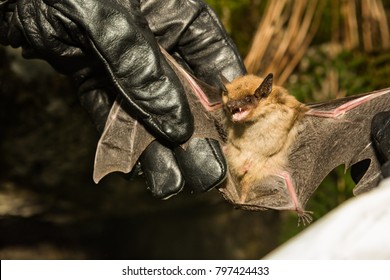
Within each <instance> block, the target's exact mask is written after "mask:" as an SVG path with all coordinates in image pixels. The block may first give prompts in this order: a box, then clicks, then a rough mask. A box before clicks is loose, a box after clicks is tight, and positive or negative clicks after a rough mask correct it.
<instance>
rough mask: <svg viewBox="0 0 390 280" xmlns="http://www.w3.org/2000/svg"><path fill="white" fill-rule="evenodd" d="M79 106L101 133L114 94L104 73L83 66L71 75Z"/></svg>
mask: <svg viewBox="0 0 390 280" xmlns="http://www.w3.org/2000/svg"><path fill="white" fill-rule="evenodd" d="M72 78H73V81H74V83H75V85H76V87H77V92H78V96H79V100H80V104H81V106H82V107H83V108H84V109H85V110H86V111H87V113H88V114H89V116H90V118H91V119H92V121H93V123H94V125H95V127H96V129H97V131H98V132H99V134H102V133H103V131H104V127H105V124H106V121H107V118H108V115H109V113H110V110H111V107H112V104H113V103H114V99H115V98H114V96H112V95H111V94H110V92H112V91H111V90H110V89H109V87H108V86H107V81H106V79H104V75H102V73H99V72H98V71H94V70H93V69H92V68H90V67H85V68H83V69H81V70H79V71H77V72H76V73H75V74H74V75H73V76H72Z"/></svg>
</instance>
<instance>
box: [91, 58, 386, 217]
mask: <svg viewBox="0 0 390 280" xmlns="http://www.w3.org/2000/svg"><path fill="white" fill-rule="evenodd" d="M161 51H162V53H163V54H164V57H165V58H166V59H167V61H168V62H169V64H170V66H171V67H172V69H173V70H174V71H175V73H176V74H177V76H178V77H179V78H180V80H181V82H182V84H183V86H184V89H185V94H186V96H187V99H188V101H189V104H190V108H191V110H192V113H193V115H194V121H195V131H194V134H193V136H192V138H196V137H202V138H205V137H206V138H213V139H216V140H219V141H220V142H221V144H222V146H223V150H224V153H225V156H226V159H227V162H228V166H229V171H228V175H227V179H226V180H225V182H224V183H223V184H221V186H219V188H218V189H219V191H220V192H221V194H222V195H223V197H224V198H225V199H226V200H228V201H230V202H231V203H233V204H234V205H235V206H236V207H237V208H241V209H247V210H266V209H276V210H292V211H295V212H296V213H297V214H298V217H299V221H302V222H303V223H304V224H305V223H309V222H310V221H311V217H310V212H309V211H306V210H305V206H306V203H307V201H308V199H309V198H310V197H311V195H312V194H313V192H314V191H315V190H316V189H317V187H318V185H319V184H320V183H321V182H322V180H323V179H324V178H325V177H326V175H327V174H328V173H329V172H330V171H332V170H333V169H334V168H336V167H337V166H339V165H342V164H344V165H345V167H346V169H347V168H349V167H350V166H352V165H354V164H358V163H364V164H365V165H366V167H367V170H366V172H365V173H364V175H363V176H362V178H361V179H360V181H359V182H358V184H357V185H356V187H355V189H354V194H355V195H357V194H360V193H363V192H365V191H368V190H370V189H372V188H374V187H375V186H376V185H377V183H378V181H379V180H380V179H381V173H380V164H379V162H378V159H377V157H376V154H375V150H374V148H373V145H372V142H371V139H370V125H371V120H372V118H373V116H374V115H375V114H376V113H378V112H381V111H386V110H387V109H388V108H389V106H390V89H383V90H379V91H375V92H372V93H368V94H363V95H358V96H352V97H347V98H341V99H336V100H332V101H328V102H323V103H317V104H311V105H305V104H302V103H300V102H298V101H297V100H296V99H295V98H294V97H293V96H291V95H290V94H289V93H288V92H287V90H285V89H284V88H282V87H278V86H273V84H272V75H268V76H267V77H266V78H265V79H262V78H260V77H256V76H252V75H247V76H243V77H239V78H237V79H235V80H233V81H232V82H231V83H227V82H226V81H225V82H224V83H225V88H224V89H223V90H222V91H223V93H222V92H221V90H218V89H216V88H215V87H211V86H208V85H207V84H204V83H203V82H201V81H199V80H197V79H196V78H194V77H192V76H191V75H190V74H188V73H187V72H186V71H185V70H184V69H183V68H182V67H181V66H180V65H179V64H177V63H176V62H175V61H174V59H173V58H172V57H170V56H169V54H167V53H166V52H165V51H164V50H161ZM221 112H223V113H221ZM216 123H217V124H219V125H218V126H217V127H218V128H221V127H223V128H224V129H223V130H224V132H223V133H220V131H219V130H220V129H217V128H216V125H215V124H216ZM224 136H226V137H224ZM152 141H157V140H156V139H155V138H154V137H153V136H152V135H151V134H150V133H149V132H148V131H147V129H146V128H145V127H144V126H143V125H142V123H141V122H140V121H139V120H137V118H136V117H135V116H133V115H132V113H131V111H130V110H129V109H128V108H126V105H125V104H124V102H123V101H122V99H121V98H120V97H118V99H117V100H116V101H115V103H114V105H113V107H112V109H111V112H110V115H109V117H108V120H107V123H106V126H105V130H104V132H103V134H102V136H101V138H100V140H99V143H98V145H97V150H96V155H95V167H94V175H93V177H94V181H95V182H96V183H97V182H98V181H99V180H100V179H101V178H103V177H104V176H105V175H107V174H109V173H111V172H124V173H128V172H130V171H131V170H132V168H133V166H134V165H135V164H136V162H137V160H138V158H139V156H140V155H141V153H142V152H143V151H144V149H145V148H146V147H147V146H148V145H149V144H150V143H151V142H152ZM182 147H183V149H185V147H186V144H183V145H182Z"/></svg>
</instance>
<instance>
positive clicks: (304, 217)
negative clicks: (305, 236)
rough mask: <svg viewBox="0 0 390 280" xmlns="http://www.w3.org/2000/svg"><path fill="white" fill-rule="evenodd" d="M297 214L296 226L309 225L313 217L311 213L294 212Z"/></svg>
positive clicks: (303, 211)
mask: <svg viewBox="0 0 390 280" xmlns="http://www.w3.org/2000/svg"><path fill="white" fill-rule="evenodd" d="M296 211H297V214H298V226H300V225H301V223H302V224H303V226H307V225H309V224H310V223H311V222H312V221H313V217H312V216H311V215H313V212H312V211H305V210H296Z"/></svg>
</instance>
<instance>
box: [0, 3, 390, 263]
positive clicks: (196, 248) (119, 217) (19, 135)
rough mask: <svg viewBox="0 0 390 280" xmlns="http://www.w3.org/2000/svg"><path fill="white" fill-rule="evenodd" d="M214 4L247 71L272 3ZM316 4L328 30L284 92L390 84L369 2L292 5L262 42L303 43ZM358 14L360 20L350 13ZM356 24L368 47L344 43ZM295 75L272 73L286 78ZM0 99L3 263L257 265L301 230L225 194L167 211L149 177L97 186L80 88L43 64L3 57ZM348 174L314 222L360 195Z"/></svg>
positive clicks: (305, 94) (316, 200) (320, 197)
mask: <svg viewBox="0 0 390 280" xmlns="http://www.w3.org/2000/svg"><path fill="white" fill-rule="evenodd" d="M208 2H209V3H210V4H212V5H213V7H214V8H215V9H216V11H217V12H218V14H219V15H220V17H221V19H222V21H223V23H224V24H225V26H226V27H227V29H228V31H229V32H230V34H231V35H232V37H233V39H234V40H235V42H236V43H237V44H238V46H239V49H240V52H241V54H242V55H243V57H246V63H249V62H248V61H249V60H248V57H249V56H248V53H253V52H255V53H256V51H257V50H259V49H260V47H261V46H260V45H256V44H258V43H256V40H254V37H255V32H256V29H257V26H258V24H260V23H261V19H262V18H264V17H265V15H266V14H267V12H268V13H271V12H272V11H270V8H269V7H268V4H269V3H270V2H272V1H259V0H243V1H235V0H225V1H211V0H210V1H208ZM313 2H318V3H319V4H321V2H323V3H324V7H322V9H323V10H321V23H320V25H319V27H318V30H316V33H315V36H314V37H313V38H312V41H311V43H310V44H309V45H308V46H307V47H305V50H304V52H303V53H302V54H301V55H302V56H300V57H298V58H299V59H298V60H297V64H296V66H294V67H293V71H292V72H291V73H289V75H288V78H286V80H285V83H284V86H285V87H287V88H288V89H289V90H290V92H292V93H293V94H294V95H295V96H297V97H298V98H299V99H300V100H302V101H305V102H309V101H316V100H326V99H331V98H335V97H339V96H345V95H349V94H354V93H362V92H367V91H371V90H374V89H379V88H384V87H388V86H390V82H389V77H390V53H389V48H388V46H386V44H385V40H384V39H383V38H382V39H381V37H380V36H379V35H378V36H376V35H375V36H376V37H375V38H374V39H373V40H374V42H375V45H374V47H373V48H368V49H367V47H366V45H365V44H364V43H363V41H364V40H363V37H364V36H363V34H364V30H363V28H362V26H363V19H362V14H361V7H362V2H363V1H354V0H352V1H349V0H348V1H337V0H332V1H331V0H319V1H314V0H313V1H307V2H306V1H300V0H296V1H293V0H291V1H288V3H289V4H288V5H287V6H286V8H285V11H284V13H285V17H283V20H285V23H284V24H283V25H282V30H281V31H280V32H277V34H276V35H275V37H274V38H273V39H272V40H270V42H264V40H263V41H262V44H268V45H267V47H269V49H270V50H277V49H278V48H277V46H278V44H279V42H280V41H278V40H284V39H285V38H288V37H289V36H288V32H293V34H294V36H290V37H291V38H296V36H297V35H298V34H299V32H302V31H301V29H299V28H298V29H296V30H290V29H289V28H288V26H289V16H288V15H289V14H291V13H292V12H293V11H294V9H298V8H299V7H298V6H299V5H302V3H306V4H305V5H307V3H313ZM366 2H367V1H366ZM374 2H375V3H377V4H378V3H382V4H383V9H384V11H385V17H384V18H381V19H372V21H371V22H372V26H373V27H372V30H371V33H370V34H379V33H378V32H379V31H378V30H379V29H377V30H376V29H375V28H378V26H379V22H383V21H384V20H386V18H387V20H388V18H389V6H390V3H389V1H388V0H386V1H385V0H384V1H380V0H373V1H370V3H374ZM298 4H299V5H298ZM319 4H318V5H319ZM354 4H356V7H355V8H356V10H357V11H358V12H357V13H356V14H351V13H348V9H350V10H353V5H354ZM348 5H349V6H348ZM351 5H352V6H351ZM351 7H352V8H351ZM301 8H302V9H306V10H307V7H301ZM350 18H356V19H357V22H358V26H357V30H356V32H357V33H356V34H358V38H360V39H361V40H360V41H358V42H357V43H356V44H355V45H353V41H351V38H349V37H348V36H346V34H349V33H351V32H350V30H351V27H348V24H346V22H349V21H348V19H350ZM281 20H282V19H281ZM386 24H387V26H388V21H387V22H386ZM366 26H367V25H366ZM348 28H349V29H348ZM346 30H349V31H348V32H349V33H348V32H347V31H346ZM375 30H376V32H375ZM282 31H283V32H286V33H282ZM336 31H337V32H336ZM278 34H279V37H278ZM280 34H283V36H280ZM373 36H374V35H373ZM364 38H366V40H367V37H364ZM381 40H382V41H381ZM351 42H352V43H351ZM289 45H291V46H293V45H294V44H292V43H291V44H289ZM275 46H276V47H275ZM303 48H304V47H303V46H299V49H303ZM297 55H300V54H299V53H295V52H294V51H293V50H291V51H289V52H286V53H285V54H284V56H283V57H285V58H286V59H285V61H287V62H289V61H294V58H295V57H296V56H297ZM271 58H273V54H272V53H268V52H267V53H266V55H265V57H263V58H262V63H261V67H260V68H259V69H254V70H253V71H254V72H257V73H260V74H261V73H262V71H263V70H264V69H265V68H267V67H266V66H267V65H268V64H267V63H270V61H271V60H272V59H271ZM289 65H290V66H291V64H288V63H287V64H285V65H282V64H279V65H278V66H273V67H276V69H274V70H273V71H276V73H280V74H278V75H276V76H280V75H283V74H284V73H286V69H287V70H289V69H290V68H291V67H290V66H289ZM271 66H272V65H271ZM264 71H265V70H264ZM0 100H1V101H0V258H1V259H258V258H261V257H262V256H264V255H265V254H266V253H268V252H269V251H270V250H272V249H273V248H275V247H276V246H277V245H278V244H280V243H282V242H283V241H285V240H286V239H288V238H290V237H291V236H293V235H294V234H296V233H297V232H299V231H300V230H302V227H300V228H298V227H297V218H296V215H295V214H294V213H289V212H276V211H265V212H246V211H242V210H236V209H234V207H233V206H232V205H230V204H228V203H227V202H225V201H224V200H223V198H222V196H221V195H220V194H219V193H218V191H217V190H212V191H210V192H208V193H205V194H199V195H191V194H189V193H188V192H186V190H184V191H183V193H181V194H180V195H178V196H175V197H173V198H171V199H169V200H167V201H160V200H158V199H155V198H153V197H152V196H151V195H150V193H149V192H148V190H147V189H146V187H145V185H144V184H143V180H142V178H140V179H139V180H137V181H127V180H125V179H124V178H123V177H121V176H120V175H115V174H113V175H110V176H108V177H107V178H104V179H103V180H102V182H101V183H99V184H98V185H95V184H94V183H93V181H92V171H93V161H94V152H95V148H96V144H97V141H98V135H97V132H96V131H95V129H94V127H93V125H92V123H91V122H90V120H89V119H88V116H87V114H86V112H84V111H83V110H82V108H81V107H80V105H79V102H78V99H77V95H76V91H75V89H74V88H73V87H72V85H71V83H70V81H69V80H68V79H67V78H66V77H64V76H61V75H59V74H57V73H56V72H54V71H53V70H52V69H51V68H50V67H49V66H48V65H47V64H46V63H44V62H41V61H36V60H31V61H27V60H23V59H22V58H21V54H20V51H19V50H14V49H11V48H6V47H0ZM343 172H344V170H343V169H342V168H341V169H340V168H339V169H336V170H335V172H333V173H332V174H330V175H329V176H328V177H327V178H326V179H325V181H324V184H322V186H320V188H319V190H318V191H317V192H316V195H315V196H314V197H313V198H312V199H311V201H310V203H309V205H308V210H311V211H314V218H315V219H318V218H320V217H321V216H322V215H324V214H326V213H327V212H329V211H330V210H331V209H332V208H334V207H336V206H337V205H339V204H340V203H342V202H343V201H345V200H346V199H348V198H349V197H351V189H352V188H353V186H354V185H353V183H352V181H351V180H350V179H349V178H346V177H345V176H344V175H343Z"/></svg>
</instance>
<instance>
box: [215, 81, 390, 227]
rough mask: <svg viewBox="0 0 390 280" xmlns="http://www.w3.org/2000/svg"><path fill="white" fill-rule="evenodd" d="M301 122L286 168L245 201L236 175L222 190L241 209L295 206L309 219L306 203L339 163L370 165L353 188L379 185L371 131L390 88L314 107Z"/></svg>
mask: <svg viewBox="0 0 390 280" xmlns="http://www.w3.org/2000/svg"><path fill="white" fill-rule="evenodd" d="M310 108H311V109H310V110H309V111H308V112H307V113H306V115H305V116H304V117H303V119H302V120H301V121H300V123H299V124H298V136H297V138H296V140H295V141H294V143H293V145H292V147H291V148H290V150H289V154H288V161H287V166H286V169H285V170H280V172H279V173H278V174H275V175H272V176H268V177H266V178H263V179H261V180H260V181H258V182H256V184H255V185H254V186H252V187H251V191H250V192H249V194H247V196H246V198H245V201H244V202H243V201H241V198H242V195H241V194H240V188H237V186H238V182H237V181H236V180H235V178H233V177H232V176H230V177H229V180H228V181H227V182H226V183H225V186H224V187H222V188H221V189H220V190H221V192H222V194H223V195H224V197H225V198H226V199H228V200H230V201H231V202H233V203H234V204H235V205H236V206H237V207H239V208H243V209H251V210H262V209H277V210H294V211H297V213H298V214H299V216H300V217H302V218H303V219H304V222H305V220H306V221H310V219H309V218H308V216H307V213H306V211H305V210H304V207H305V205H306V203H307V201H308V199H309V198H310V197H311V195H312V194H313V192H314V191H315V190H316V189H317V187H318V186H319V184H320V183H321V182H322V181H323V179H324V178H325V177H326V176H327V175H328V174H329V173H330V172H331V171H332V170H333V169H334V168H336V167H337V166H339V165H342V164H344V165H345V167H346V169H347V168H349V167H350V166H352V165H354V164H356V163H359V162H362V161H364V162H365V163H366V164H367V166H368V168H367V171H366V173H365V174H364V176H363V177H362V178H361V180H360V181H359V183H358V184H357V186H356V187H355V189H354V194H359V193H362V192H365V191H368V190H370V189H372V188H374V187H375V186H376V185H377V183H378V181H379V180H380V178H381V173H380V166H379V163H378V160H377V157H376V154H375V150H374V148H373V145H372V142H371V138H370V129H371V121H372V118H373V117H374V115H375V114H377V113H379V112H382V111H386V110H389V108H390V88H388V89H383V90H379V91H375V92H372V93H369V94H364V95H358V96H352V97H348V98H342V99H336V100H333V101H329V102H323V103H318V104H313V105H310Z"/></svg>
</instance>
